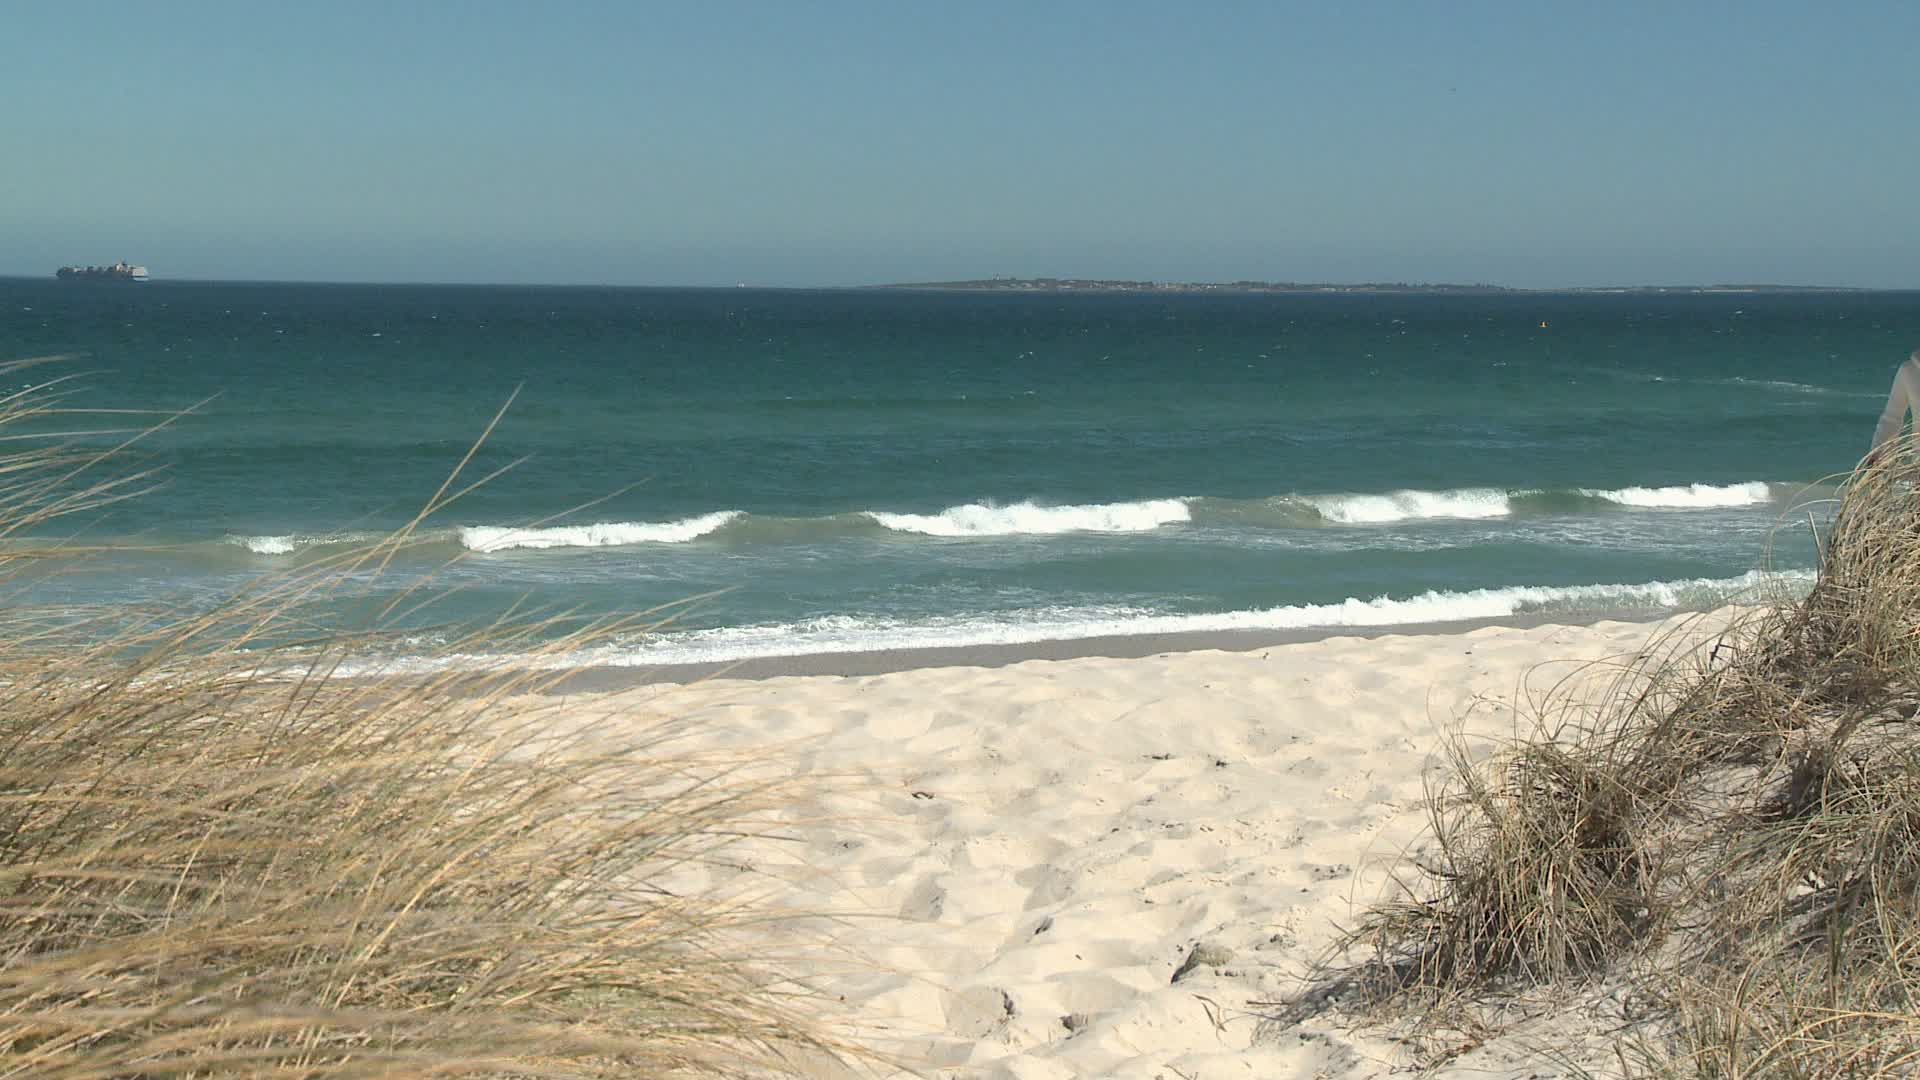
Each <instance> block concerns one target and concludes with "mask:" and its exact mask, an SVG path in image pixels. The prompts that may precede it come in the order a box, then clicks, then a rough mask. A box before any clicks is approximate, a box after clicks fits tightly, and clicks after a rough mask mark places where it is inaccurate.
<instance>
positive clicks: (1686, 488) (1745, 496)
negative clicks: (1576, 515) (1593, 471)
mask: <svg viewBox="0 0 1920 1080" xmlns="http://www.w3.org/2000/svg"><path fill="white" fill-rule="evenodd" d="M1580 494H1582V495H1585V496H1587V497H1589V498H1594V499H1605V500H1606V501H1607V502H1614V503H1619V504H1620V505H1622V506H1634V507H1640V508H1642V509H1658V510H1709V509H1715V508H1724V507H1732V506H1759V505H1760V504H1762V503H1767V502H1771V501H1773V489H1772V488H1771V487H1770V486H1769V485H1768V484H1767V483H1766V482H1764V481H1761V480H1749V481H1747V482H1746V483H1744V484H1678V485H1674V486H1672V487H1625V488H1612V489H1599V488H1581V489H1580Z"/></svg>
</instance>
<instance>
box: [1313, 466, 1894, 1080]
mask: <svg viewBox="0 0 1920 1080" xmlns="http://www.w3.org/2000/svg"><path fill="white" fill-rule="evenodd" d="M1900 449H1901V452H1898V453H1889V454H1884V455H1879V456H1876V457H1875V458H1871V459H1869V460H1868V461H1866V462H1863V463H1862V465H1861V466H1860V468H1859V469H1858V470H1856V471H1855V472H1854V473H1853V474H1852V475H1851V476H1849V477H1848V478H1847V479H1846V480H1845V482H1844V483H1843V484H1842V485H1841V488H1840V491H1839V493H1838V496H1837V501H1836V503H1835V504H1834V506H1833V509H1832V514H1831V520H1830V521H1829V522H1827V523H1826V525H1825V527H1824V536H1823V542H1822V546H1821V564H1820V566H1819V568H1818V573H1817V577H1816V580H1815V583H1814V585H1813V587H1812V589H1811V591H1810V592H1808V593H1807V594H1806V595H1805V596H1803V597H1799V598H1790V597H1771V598H1761V599H1763V600H1764V601H1765V602H1763V603H1758V604H1756V605H1754V606H1753V607H1751V608H1748V609H1746V610H1745V612H1744V613H1743V614H1740V615H1739V616H1737V617H1735V618H1734V619H1733V620H1732V621H1731V623H1730V624H1729V625H1727V626H1725V627H1723V628H1719V629H1717V630H1716V631H1715V632H1713V633H1711V634H1708V635H1705V639H1704V640H1702V635H1701V634H1699V633H1685V632H1676V633H1673V634H1670V635H1669V636H1668V637H1666V638H1664V639H1662V640H1661V641H1657V642H1655V643H1653V644H1652V645H1651V646H1650V647H1649V648H1648V649H1646V650H1645V651H1644V652H1642V653H1640V654H1638V655H1636V656H1634V657H1631V658H1626V659H1624V660H1617V661H1609V662H1608V664H1607V666H1606V667H1605V668H1603V669H1600V670H1595V671H1589V672H1586V673H1585V677H1584V678H1582V679H1579V680H1569V681H1568V682H1567V683H1566V684H1565V685H1566V686H1568V687H1569V688H1570V689H1568V690H1566V691H1565V692H1564V693H1550V694H1547V695H1545V696H1544V697H1543V698H1541V699H1539V700H1533V701H1529V702H1523V703H1522V704H1521V705H1520V706H1519V708H1520V711H1521V713H1522V716H1521V719H1522V721H1523V724H1522V726H1521V730H1523V731H1525V732H1526V734H1525V735H1524V736H1522V737H1516V738H1513V739H1511V740H1509V741H1506V742H1503V743H1501V744H1499V745H1496V746H1492V747H1488V746H1486V745H1484V744H1480V743H1470V742H1468V741H1467V740H1465V739H1456V740H1454V741H1453V742H1452V743H1451V744H1450V746H1449V748H1448V755H1447V759H1446V761H1445V762H1444V763H1443V767H1442V769H1441V770H1440V775H1441V777H1442V779H1441V780H1440V781H1438V782H1437V783H1436V784H1434V785H1433V786H1432V788H1431V789H1430V792H1429V798H1428V800H1427V806H1428V812H1429V815H1430V828H1429V830H1428V833H1427V842H1426V843H1425V844H1424V846H1423V847H1422V848H1421V849H1420V851H1419V854H1418V855H1417V856H1416V857H1415V859H1414V860H1413V861H1412V863H1411V864H1409V865H1407V866H1405V867H1404V868H1403V869H1402V871H1401V872H1400V874H1399V875H1398V877H1397V878H1396V879H1395V883H1394V885H1393V886H1392V889H1391V891H1390V893H1389V895H1388V896H1387V897H1386V899H1385V900H1383V901H1382V902H1380V903H1378V904H1376V905H1373V906H1372V907H1370V908H1368V909H1367V910H1365V911H1364V912H1363V913H1362V915H1361V917H1360V918H1359V919H1358V920H1357V922H1356V924H1355V925H1354V926H1353V927H1352V928H1350V930H1348V931H1347V933H1346V934H1345V936H1344V938H1343V939H1342V941H1341V943H1340V947H1339V949H1338V950H1337V952H1336V954H1335V956H1334V957H1333V958H1331V959H1330V960H1329V961H1328V962H1327V963H1325V964H1323V965H1322V966H1321V967H1320V968H1318V969H1317V970H1316V972H1315V973H1314V975H1313V977H1312V979H1311V980H1310V985H1309V987H1308V988H1307V989H1306V990H1305V991H1304V992H1303V993H1302V994H1300V995H1299V996H1298V997H1296V998H1295V999H1293V1000H1292V1001H1290V1002H1288V1003H1286V1009H1285V1010H1284V1011H1283V1013H1282V1016H1281V1018H1282V1019H1284V1020H1288V1021H1292V1020H1297V1019H1299V1018H1301V1017H1303V1016H1306V1015H1309V1014H1311V1013H1313V1012H1318V1011H1324V1010H1325V1009H1327V1008H1329V1007H1333V1006H1339V1007H1343V1008H1346V1009H1349V1010H1351V1011H1352V1012H1354V1013H1355V1014H1357V1015H1360V1016H1363V1017H1370V1018H1373V1019H1375V1020H1381V1019H1386V1020H1390V1021H1393V1022H1397V1023H1401V1024H1404V1025H1406V1027H1407V1028H1408V1030H1409V1033H1410V1036H1411V1039H1412V1041H1413V1044H1414V1045H1415V1046H1417V1047H1420V1048H1421V1049H1422V1052H1423V1053H1424V1054H1426V1055H1427V1056H1428V1057H1429V1059H1430V1060H1432V1059H1434V1058H1436V1057H1437V1056H1444V1054H1445V1053H1447V1052H1449V1051H1448V1050H1447V1049H1446V1048H1449V1047H1452V1048H1456V1049H1457V1048H1459V1047H1463V1046H1469V1045H1473V1044H1474V1040H1472V1039H1460V1038H1457V1037H1449V1033H1457V1032H1459V1031H1461V1030H1468V1029H1472V1030H1480V1031H1484V1030H1487V1029H1488V1028H1491V1027H1497V1026H1498V1025H1499V1024H1500V1022H1501V1018H1502V1017H1507V1018H1511V1017H1514V1016H1517V1015H1537V1014H1538V1013H1539V1012H1540V1011H1541V1010H1543V1009H1545V1010H1551V1009H1552V1008H1555V1007H1556V1003H1559V1004H1561V1005H1564V1004H1565V1003H1567V1002H1570V1001H1573V1000H1575V999H1576V998H1577V997H1578V996H1579V994H1578V993H1577V992H1583V991H1592V992H1595V993H1601V994H1604V993H1607V992H1611V993H1612V994H1613V996H1614V999H1615V1000H1621V999H1624V998H1631V999H1632V1000H1633V1001H1635V1002H1638V1003H1639V1004H1638V1006H1636V1010H1635V1011H1637V1012H1638V1013H1640V1015H1639V1016H1638V1017H1637V1018H1636V1019H1635V1020H1634V1021H1633V1022H1632V1023H1630V1024H1623V1025H1622V1027H1621V1029H1620V1032H1619V1034H1618V1039H1617V1043H1616V1063H1617V1064H1618V1065H1620V1066H1623V1067H1624V1070H1625V1071H1626V1072H1628V1073H1630V1074H1636V1075H1645V1076H1674V1077H1679V1076H1694V1077H1714V1078H1719V1077H1752V1078H1760V1077H1769V1078H1771V1077H1778V1078H1794V1080H1798V1078H1813V1077H1848V1078H1867V1077H1894V1076H1910V1075H1913V1074H1914V1072H1915V1071H1916V1069H1920V1019H1916V1017H1920V723H1916V722H1915V715H1916V711H1917V710H1920V497H1917V496H1916V494H1915V491H1916V489H1915V485H1914V482H1915V480H1916V479H1917V478H1920V472H1917V470H1916V467H1915V465H1914V464H1913V461H1914V458H1913V453H1912V451H1913V450H1914V449H1915V448H1914V447H1913V446H1912V445H1911V444H1909V445H1905V446H1903V447H1901V448H1900ZM1803 524H1804V523H1803ZM1575 686H1578V687H1579V689H1572V687H1575ZM1587 1000H1592V999H1591V998H1588V999H1587Z"/></svg>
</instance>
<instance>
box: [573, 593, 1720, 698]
mask: <svg viewBox="0 0 1920 1080" xmlns="http://www.w3.org/2000/svg"><path fill="white" fill-rule="evenodd" d="M1721 606H1722V607H1726V606H1728V605H1721ZM1707 613H1708V612H1707V610H1702V609H1691V608H1664V609H1660V610H1657V611H1648V610H1646V609H1644V608H1643V609H1633V610H1611V611H1593V612H1581V613H1578V614H1567V613H1553V614H1546V613H1541V614H1531V615H1501V616H1488V617H1485V618H1478V619H1458V620H1448V621H1444V622H1421V623H1395V624H1393V625H1389V626H1320V627H1300V628H1297V629H1286V630H1190V631H1176V632H1173V633H1160V634H1112V635H1104V636H1099V637H1086V638H1066V639H1058V640H1052V641H1036V642H1025V643H1020V644H1008V645H1000V644H986V645H931V646H918V647H913V648H902V649H873V650H863V651H859V652H822V653H802V654H798V655H786V656H780V655H775V656H757V657H747V658H745V659H740V660H708V661H694V662H684V663H673V664H657V665H651V666H643V665H632V666H628V665H598V666H587V667H582V668H579V669H577V670H574V671H571V672H568V673H567V674H565V675H563V676H561V677H559V678H558V679H555V680H554V681H553V682H552V683H551V684H549V685H548V686H546V688H545V689H544V690H543V691H542V693H543V694H546V695H569V694H602V693H614V692H618V691H621V690H628V689H633V688H636V687H642V686H654V685H662V684H670V683H672V684H688V683H698V682H707V681H710V680H714V679H741V680H748V681H763V680H767V679H783V678H806V677H829V678H833V677H839V678H858V677H865V676H872V675H890V674H895V673H899V672H905V671H920V670H927V669H939V668H1002V667H1008V666H1011V665H1014V664H1020V663H1025V662H1027V661H1029V660H1081V659H1111V660H1137V659H1142V658H1145V657H1150V656H1162V655H1168V654H1174V653H1191V652H1214V651H1217V652H1228V653H1245V652H1252V651H1254V650H1256V649H1268V648H1278V647H1282V646H1287V645H1303V644H1311V643H1314V642H1320V641H1327V640H1331V639H1334V638H1357V639H1362V640H1371V639H1374V638H1383V637H1436V636H1440V637H1446V636H1456V635H1460V634H1469V633H1472V632H1473V631H1475V630H1483V629H1489V628H1495V629H1510V630H1530V629H1534V628H1537V627H1542V626H1568V627H1589V626H1594V625H1597V624H1599V623H1630V624H1646V625H1649V626H1651V625H1654V624H1658V623H1662V622H1666V621H1668V620H1670V619H1674V618H1677V617H1683V616H1688V615H1704V614H1707Z"/></svg>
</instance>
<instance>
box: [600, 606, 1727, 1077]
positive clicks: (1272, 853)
mask: <svg viewBox="0 0 1920 1080" xmlns="http://www.w3.org/2000/svg"><path fill="white" fill-rule="evenodd" d="M1720 623H1721V620H1720V619H1718V618H1716V617H1714V616H1707V617H1699V616H1695V617H1692V618H1691V619H1682V620H1674V621H1671V622H1669V623H1666V624H1652V623H1623V622H1601V623H1595V624H1592V625H1586V626H1535V627H1530V628H1515V627H1504V626H1491V627H1481V628H1478V629H1474V630H1471V631H1468V632H1462V633H1453V634H1445V633H1438V634H1425V635H1417V636H1381V637H1372V638H1357V637H1331V638H1326V639H1323V640H1318V641H1310V642H1302V643H1293V644H1285V645H1278V646H1274V647H1271V648H1264V649H1256V650H1253V651H1247V652H1225V651H1191V652H1177V653H1166V654H1161V655H1154V656H1146V657H1138V658H1130V659H1112V658H1099V657H1083V658H1078V659H1067V660H1028V661H1024V662H1019V663H1014V664H1010V665H1006V666H1001V667H940V668H923V669H917V670H906V671H898V672H893V673H888V674H879V675H866V676H858V677H839V676H826V675H805V676H792V677H773V678H762V679H750V680H749V679H714V680H710V681H705V682H700V683H695V684H692V685H679V684H672V683H662V684H654V685H647V686H640V687H636V688H631V689H628V690H624V691H619V692H614V693H596V694H583V695H575V696H572V697H569V698H568V699H567V701H566V702H565V705H564V708H565V709H566V711H567V712H568V713H569V714H570V716H571V717H572V718H573V719H575V720H578V721H582V722H586V721H599V720H601V719H603V718H605V719H611V720H612V722H614V723H616V724H618V723H621V722H623V721H622V720H621V719H620V718H623V717H624V718H631V717H635V716H645V715H649V714H669V715H672V716H675V717H681V718H685V719H687V720H689V721H691V722H692V723H693V724H694V725H695V726H696V727H697V728H699V729H700V730H701V734H700V735H699V736H698V739H699V740H700V741H701V742H702V744H703V745H707V746H710V747H712V748H714V749H726V750H742V749H767V748H771V749H774V750H776V751H777V753H778V754H779V757H780V760H782V761H783V762H784V763H785V765H784V766H783V767H785V768H791V769H793V770H795V771H797V772H798V773H800V774H806V775H810V776H811V777H812V778H814V779H816V780H818V781H820V783H819V785H818V786H819V788H820V789H822V790H823V792H824V793H823V794H822V795H821V797H820V799H819V801H818V803H817V804H814V805H810V806H807V807H805V808H803V809H801V810H800V811H799V812H797V813H796V816H795V819H794V823H793V825H792V828H791V834H792V835H793V836H794V837H795V838H796V842H794V843H792V844H788V845H785V846H784V847H782V848H780V849H778V850H777V851H768V852H762V853H760V855H758V856H754V857H753V859H754V861H755V862H756V866H755V869H756V870H758V871H764V872H770V873H772V874H774V875H776V876H778V878H779V880H780V884H779V885H778V887H777V888H776V889H775V890H774V891H775V892H777V893H779V894H780V895H778V896H777V899H778V900H779V901H780V902H782V903H785V904H787V905H791V906H793V907H796V908H800V909H804V910H810V911H820V912H829V913H833V914H835V915H838V916H841V917H842V919H841V920H840V921H838V922H834V923H831V924H828V925H830V927H831V929H830V930H829V931H823V932H826V933H830V934H831V935H832V936H833V938H834V939H835V943H836V944H837V946H838V947H839V948H842V949H844V950H846V956H845V957H843V958H840V959H841V960H844V961H845V962H844V963H838V962H837V963H836V964H834V965H832V970H831V971H828V970H824V969H823V970H822V971H821V972H819V973H818V977H817V980H816V982H817V985H818V986H819V987H820V988H821V989H822V990H824V991H826V992H827V993H828V994H830V995H832V996H833V997H834V998H844V1000H845V1002H846V1004H847V1006H848V1007H849V1010H850V1011H851V1013H852V1016H853V1018H854V1022H855V1024H856V1029H857V1032H858V1034H859V1036H860V1037H861V1038H863V1039H864V1040H866V1041H867V1042H868V1043H869V1044H870V1045H873V1046H874V1047H876V1048H877V1049H880V1050H882V1051H884V1052H886V1053H889V1054H892V1055H897V1056H898V1058H899V1059H900V1060H901V1061H902V1062H903V1063H905V1064H908V1065H912V1066H914V1067H915V1068H916V1070H917V1072H918V1074H919V1075H929V1076H942V1077H945V1076H954V1077H958V1076H986V1077H1022V1078H1029V1077H1072V1076H1115V1077H1141V1078H1153V1077H1165V1078H1168V1080H1172V1078H1175V1077H1192V1078H1213V1077H1242V1076H1259V1077H1320V1076H1332V1077H1347V1076H1353V1077H1358V1076H1371V1075H1378V1074H1381V1073H1384V1072H1386V1071H1388V1070H1390V1069H1393V1068H1395V1067H1398V1066H1404V1065H1405V1064H1406V1060H1405V1057H1404V1055H1403V1054H1401V1053H1399V1052H1398V1051H1397V1050H1396V1049H1395V1047H1394V1045H1393V1044H1392V1042H1391V1041H1390V1040H1389V1039H1387V1038H1385V1037H1384V1036H1383V1035H1382V1034H1381V1033H1379V1032H1367V1031H1353V1030H1348V1029H1347V1028H1346V1027H1344V1026H1343V1025H1341V1024H1340V1023H1338V1022H1337V1021H1336V1020H1334V1019H1332V1018H1327V1017H1321V1018H1316V1019H1311V1020H1308V1021H1307V1022H1305V1023H1304V1024H1302V1025H1299V1026H1295V1027H1281V1026H1279V1025H1275V1024H1272V1023H1265V1022H1263V1017H1265V1016H1269V1015H1271V1014H1272V1013H1273V1012H1274V1011H1275V1009H1274V1008H1273V1007H1272V1006H1270V1005H1263V1004H1262V1003H1267V1002H1273V1001H1275V1000H1276V999H1278V998H1280V997H1283V996H1285V995H1287V994H1289V993H1293V992H1296V991H1298V990H1299V988H1300V986H1301V983H1300V977H1301V975H1302V973H1303V972H1304V971H1306V970H1307V968H1308V966H1309V964H1311V963H1312V962H1313V961H1314V960H1315V959H1316V958H1318V957H1320V956H1321V955H1322V954H1323V953H1324V951H1325V950H1326V949H1327V947H1328V945H1329V944H1330V943H1331V942H1332V941H1333V940H1334V938H1335V935H1336V933H1337V927H1338V926H1340V925H1342V924H1346V923H1350V922H1351V920H1352V918H1353V916H1354V915H1355V913H1356V909H1357V906H1358V905H1361V904H1363V903H1364V902H1366V901H1368V900H1370V899H1372V898H1374V897H1376V896H1378V895H1379V894H1380V891H1381V889H1382V885H1383V882H1384V880H1385V875H1386V873H1387V872H1388V870H1389V869H1390V868H1392V867H1393V866H1394V864H1396V862H1398V861H1399V860H1400V859H1401V857H1402V855H1403V853H1404V852H1405V851H1406V850H1407V847H1408V845H1409V844H1410V843H1413V842H1415V841H1416V840H1417V838H1418V837H1419V834H1420V832H1421V830H1422V827H1423V824H1424V818H1423V815H1422V812H1421V809H1420V806H1421V798H1422V795H1423V791H1424V784H1425V783H1426V782H1427V779H1428V777H1429V772H1430V769H1431V768H1432V766H1434V764H1435V763H1436V761H1437V760H1438V759H1437V752H1438V751H1439V749H1440V744H1441V739H1442V736H1443V733H1444V732H1446V731H1448V730H1450V729H1465V730H1467V731H1469V732H1471V733H1474V734H1477V735H1484V736H1496V737H1497V736H1498V735H1501V734H1503V733H1510V732H1512V731H1513V730H1514V724H1515V722H1516V721H1515V714H1514V712H1513V711H1512V710H1511V709H1509V708H1507V707H1503V706H1502V705H1500V704H1498V703H1501V702H1511V701H1513V700H1514V698H1515V695H1516V694H1517V693H1535V694H1537V693H1540V692H1543V691H1545V690H1547V689H1548V688H1550V687H1552V686H1554V685H1555V684H1557V683H1560V682H1561V681H1562V680H1564V679H1566V678H1567V677H1568V676H1569V675H1572V674H1575V673H1576V672H1577V671H1578V670H1579V669H1580V667H1581V665H1582V664H1583V663H1585V662H1588V661H1594V660H1598V659H1601V658H1605V657H1610V656H1622V655H1629V656H1630V655H1632V654H1634V653H1635V652H1637V651H1640V650H1643V649H1644V648H1646V647H1647V646H1648V644H1649V642H1650V641H1652V640H1654V638H1655V635H1656V634H1660V633H1662V632H1664V631H1666V630H1670V629H1673V628H1674V627H1684V628H1686V630H1687V632H1688V633H1689V634H1700V635H1704V634H1705V633H1706V632H1707V628H1709V627H1712V626H1716V625H1719V624H1720ZM816 944H817V943H816ZM1196 950H1197V951H1196ZM1183 969H1185V970H1183ZM1542 1068H1543V1064H1542V1062H1541V1061H1540V1060H1538V1058H1537V1057H1535V1056H1534V1055H1533V1054H1532V1051H1531V1049H1530V1048H1528V1047H1526V1046H1520V1045H1517V1044H1512V1045H1509V1044H1501V1043H1497V1042H1496V1043H1494V1044H1490V1045H1488V1046H1486V1047H1482V1048H1479V1049H1475V1050H1473V1051H1471V1052H1468V1053H1464V1054H1462V1055H1461V1056H1459V1057H1457V1058H1455V1059H1454V1060H1453V1061H1452V1062H1451V1063H1450V1064H1449V1065H1448V1067H1447V1068H1446V1069H1445V1070H1443V1074H1445V1073H1453V1074H1457V1075H1461V1076H1465V1075H1473V1076H1477V1077H1484V1076H1509V1075H1511V1076H1532V1075H1539V1074H1540V1071H1541V1069H1542ZM903 1075H907V1074H906V1073H905V1072H903Z"/></svg>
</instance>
